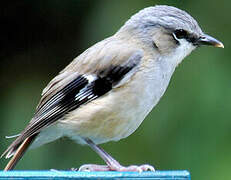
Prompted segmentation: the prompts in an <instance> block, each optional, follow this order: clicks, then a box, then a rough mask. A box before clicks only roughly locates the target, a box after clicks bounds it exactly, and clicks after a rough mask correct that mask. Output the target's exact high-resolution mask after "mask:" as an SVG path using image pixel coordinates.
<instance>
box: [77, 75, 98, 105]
mask: <svg viewBox="0 0 231 180" xmlns="http://www.w3.org/2000/svg"><path fill="white" fill-rule="evenodd" d="M83 77H84V78H85V79H87V80H88V84H91V83H92V82H93V81H95V80H96V79H97V76H96V75H92V74H88V75H86V74H84V75H83ZM93 96H94V94H92V92H91V89H89V88H88V86H85V87H84V88H83V89H81V90H80V91H79V93H78V94H76V96H75V100H76V101H82V100H83V99H85V98H88V99H91V98H92V97H93Z"/></svg>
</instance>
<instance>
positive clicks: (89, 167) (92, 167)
mask: <svg viewBox="0 0 231 180" xmlns="http://www.w3.org/2000/svg"><path fill="white" fill-rule="evenodd" d="M84 140H85V141H86V143H87V144H88V145H89V146H90V147H91V148H92V149H93V150H94V151H95V152H96V153H97V154H99V156H100V157H101V158H102V159H103V160H104V161H105V162H106V164H107V165H96V164H86V165H82V166H81V167H80V168H79V171H137V172H142V171H155V169H154V168H153V167H152V166H150V165H148V164H144V165H141V166H136V165H131V166H128V167H124V166H122V165H120V163H119V162H117V161H116V160H115V159H114V158H112V157H111V156H110V155H109V154H108V153H107V152H106V151H104V150H103V149H102V148H101V147H99V146H97V145H96V144H95V143H94V142H92V141H91V140H90V139H84Z"/></svg>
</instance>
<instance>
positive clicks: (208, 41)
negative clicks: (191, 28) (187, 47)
mask: <svg viewBox="0 0 231 180" xmlns="http://www.w3.org/2000/svg"><path fill="white" fill-rule="evenodd" d="M196 43H197V45H209V46H214V47H219V48H224V45H223V43H222V42H220V41H218V40H217V39H215V38H213V37H211V36H209V35H207V34H204V35H203V36H201V37H200V38H199V39H198V40H197V42H196Z"/></svg>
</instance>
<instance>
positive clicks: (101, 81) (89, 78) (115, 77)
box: [5, 54, 142, 156]
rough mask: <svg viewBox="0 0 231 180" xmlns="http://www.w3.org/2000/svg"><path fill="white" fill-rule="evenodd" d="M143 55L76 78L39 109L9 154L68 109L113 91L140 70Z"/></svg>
mask: <svg viewBox="0 0 231 180" xmlns="http://www.w3.org/2000/svg"><path fill="white" fill-rule="evenodd" d="M141 57H142V56H140V54H135V55H134V56H131V57H130V58H129V60H128V61H127V62H126V63H125V64H122V65H112V66H110V67H109V68H107V69H103V70H100V71H98V72H97V73H96V74H95V75H91V74H90V75H79V76H78V77H76V79H74V80H73V81H71V82H70V83H69V84H67V85H66V86H65V87H64V88H63V89H62V90H60V91H58V92H57V93H56V94H54V95H53V96H52V97H51V98H50V99H48V100H47V102H45V103H44V104H43V105H42V106H41V107H39V108H38V109H37V111H36V113H35V116H34V118H33V120H32V121H31V122H30V123H29V125H28V126H27V127H26V128H25V129H24V131H22V133H21V135H20V136H19V137H18V138H17V139H16V140H15V141H14V142H13V143H12V144H11V145H10V146H9V147H8V149H7V150H6V151H5V153H6V152H8V151H9V152H14V149H16V148H17V147H18V146H19V145H20V143H21V142H23V141H24V140H25V139H26V138H28V137H31V136H33V135H34V134H37V133H39V132H40V131H41V130H42V129H44V128H46V127H48V126H49V125H51V124H53V123H54V122H55V121H57V120H58V119H60V118H62V117H63V116H64V115H65V114H67V113H68V112H70V111H72V110H74V109H76V108H78V107H79V106H81V105H83V104H86V103H87V102H89V101H92V100H94V99H96V98H97V97H100V96H102V95H104V94H106V93H107V92H109V91H110V90H111V89H112V88H113V87H114V86H116V85H117V84H118V83H120V82H121V80H122V79H126V76H129V74H131V73H130V72H132V71H134V70H135V69H137V67H138V65H139V63H140V60H141ZM7 156H9V155H7Z"/></svg>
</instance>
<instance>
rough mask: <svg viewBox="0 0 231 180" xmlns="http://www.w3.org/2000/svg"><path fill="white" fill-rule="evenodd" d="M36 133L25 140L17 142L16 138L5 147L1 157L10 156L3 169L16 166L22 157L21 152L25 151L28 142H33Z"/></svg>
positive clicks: (6, 169) (10, 168)
mask: <svg viewBox="0 0 231 180" xmlns="http://www.w3.org/2000/svg"><path fill="white" fill-rule="evenodd" d="M36 136H37V134H34V135H33V136H30V137H28V138H26V139H25V140H23V141H21V142H18V138H17V139H16V140H15V141H14V142H13V143H12V144H11V145H10V146H9V147H8V148H7V149H6V151H5V152H4V153H3V154H2V155H1V157H3V156H5V155H6V158H10V157H11V156H13V157H12V158H11V160H10V161H9V162H8V164H7V165H6V167H5V168H4V171H8V170H12V169H14V167H15V166H16V164H17V162H18V161H19V160H20V159H21V158H22V156H23V154H24V153H25V152H26V150H27V149H28V147H29V146H30V144H31V143H32V142H33V140H34V139H35V137H36Z"/></svg>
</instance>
